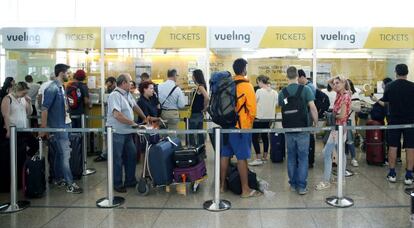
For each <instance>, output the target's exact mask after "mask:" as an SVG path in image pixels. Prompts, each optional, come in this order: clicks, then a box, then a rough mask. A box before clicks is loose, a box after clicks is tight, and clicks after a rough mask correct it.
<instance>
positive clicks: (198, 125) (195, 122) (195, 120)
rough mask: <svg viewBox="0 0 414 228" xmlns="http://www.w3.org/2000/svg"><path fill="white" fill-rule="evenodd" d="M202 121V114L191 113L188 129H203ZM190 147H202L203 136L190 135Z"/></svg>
mask: <svg viewBox="0 0 414 228" xmlns="http://www.w3.org/2000/svg"><path fill="white" fill-rule="evenodd" d="M203 119H204V115H203V113H191V117H190V120H189V125H190V126H188V128H189V129H203ZM189 143H190V145H192V146H195V145H202V144H204V135H203V134H197V135H192V134H190V142H189Z"/></svg>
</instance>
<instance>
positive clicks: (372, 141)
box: [365, 120, 385, 165]
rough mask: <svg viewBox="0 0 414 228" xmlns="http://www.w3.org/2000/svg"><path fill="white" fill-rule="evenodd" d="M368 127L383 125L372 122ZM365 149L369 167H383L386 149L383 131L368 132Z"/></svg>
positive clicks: (368, 123)
mask: <svg viewBox="0 0 414 228" xmlns="http://www.w3.org/2000/svg"><path fill="white" fill-rule="evenodd" d="M367 125H371V126H373V125H382V124H381V123H380V122H378V121H375V120H370V121H368V122H367ZM365 135H366V139H365V149H366V160H367V163H368V164H369V165H383V164H384V162H385V147H384V142H383V133H382V131H381V130H379V129H377V130H366V133H365Z"/></svg>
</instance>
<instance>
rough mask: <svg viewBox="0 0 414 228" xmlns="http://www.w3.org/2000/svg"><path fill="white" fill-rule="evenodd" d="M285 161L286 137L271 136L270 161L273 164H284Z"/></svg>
mask: <svg viewBox="0 0 414 228" xmlns="http://www.w3.org/2000/svg"><path fill="white" fill-rule="evenodd" d="M284 159H285V135H284V134H270V160H272V162H273V163H279V162H283V160H284Z"/></svg>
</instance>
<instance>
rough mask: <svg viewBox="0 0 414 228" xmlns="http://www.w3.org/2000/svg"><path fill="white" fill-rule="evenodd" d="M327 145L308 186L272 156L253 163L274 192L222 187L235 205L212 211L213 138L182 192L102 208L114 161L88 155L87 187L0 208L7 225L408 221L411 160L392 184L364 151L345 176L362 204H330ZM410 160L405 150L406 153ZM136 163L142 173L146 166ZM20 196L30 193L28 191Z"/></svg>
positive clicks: (347, 191)
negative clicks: (297, 186)
mask: <svg viewBox="0 0 414 228" xmlns="http://www.w3.org/2000/svg"><path fill="white" fill-rule="evenodd" d="M321 150H322V145H321V143H320V142H318V143H317V147H316V158H315V160H316V162H315V167H314V168H313V169H310V170H309V175H308V189H309V192H308V194H306V195H304V196H300V195H298V194H297V193H296V192H292V191H291V190H290V188H289V184H288V176H287V168H286V161H285V162H284V163H272V162H270V161H269V162H266V163H265V164H264V165H262V166H255V167H251V170H253V171H254V172H256V173H257V176H258V177H259V178H261V179H263V180H265V181H266V182H268V183H269V189H268V190H269V191H271V192H272V193H274V194H273V195H264V196H261V197H258V198H251V199H241V198H240V197H239V196H238V195H234V194H233V193H231V192H225V193H222V194H221V198H222V199H226V200H229V201H230V202H231V204H232V208H231V209H230V210H228V211H223V212H209V211H206V210H204V209H203V203H204V202H205V201H207V200H210V199H212V198H213V196H214V186H213V182H214V171H213V168H214V166H213V165H214V161H213V160H212V158H213V154H212V148H211V146H209V145H208V151H207V156H208V158H207V169H208V178H207V179H206V180H205V182H203V183H202V184H201V185H200V187H199V189H198V191H197V192H191V191H189V192H188V193H187V194H186V195H181V194H178V193H177V191H176V186H174V185H173V186H170V192H166V191H165V188H163V187H161V188H151V190H150V193H149V194H148V195H147V196H141V195H139V194H137V192H136V190H135V188H128V189H127V190H128V192H127V193H116V192H115V193H114V195H116V196H122V197H124V198H125V203H124V204H123V205H121V206H120V207H118V208H113V209H99V208H97V207H96V201H97V200H98V199H100V198H102V197H106V196H107V178H106V175H107V169H106V167H107V165H106V163H105V162H100V163H94V162H92V159H93V157H90V158H89V163H88V164H89V165H88V166H89V167H93V168H96V170H97V173H96V174H94V175H90V176H86V177H83V178H82V180H79V181H77V183H78V184H79V185H80V186H81V187H82V188H83V189H84V193H83V194H79V195H72V194H68V193H66V192H65V189H64V188H58V187H56V186H53V185H49V186H48V191H47V194H46V195H45V196H44V197H42V198H39V199H30V201H31V205H32V207H30V208H28V209H26V210H24V211H21V212H18V213H15V214H0V227H1V228H3V227H23V228H30V227H74V228H75V227H76V228H78V227H102V228H109V227H128V228H129V227H139V228H141V227H173V228H181V227H208V228H210V227H214V228H216V227H223V228H228V227H235V228H242V227H255V228H256V227H409V226H410V221H409V217H410V209H409V204H410V199H409V196H408V195H406V194H405V193H404V189H405V188H406V186H404V183H403V176H404V169H405V165H404V164H398V165H397V167H396V169H397V173H398V175H399V181H398V182H397V183H396V184H390V183H388V182H387V181H386V180H385V176H386V174H387V167H386V166H384V167H381V166H368V165H367V164H366V162H365V154H364V153H362V152H361V151H359V152H358V159H359V164H360V166H359V167H351V166H350V165H348V168H349V169H352V170H353V171H354V173H355V175H354V176H352V177H349V178H346V183H345V184H344V186H343V193H344V195H345V196H348V197H350V198H352V199H353V200H354V202H355V205H354V206H353V207H350V208H346V209H338V208H334V207H331V206H329V205H328V204H326V202H325V200H326V198H327V197H329V196H334V195H336V194H337V190H338V186H337V184H333V185H332V186H331V188H330V189H326V190H323V191H315V190H314V186H315V185H316V184H317V183H318V182H319V181H320V180H321V178H322V174H323V162H322V158H323V155H322V153H321ZM403 160H405V159H404V156H403ZM141 167H142V166H141V164H138V166H137V177H139V176H140V174H141ZM18 197H19V199H24V196H23V195H22V193H21V192H19V194H18ZM8 201H9V195H8V194H4V193H1V194H0V202H1V203H3V202H4V203H5V202H8Z"/></svg>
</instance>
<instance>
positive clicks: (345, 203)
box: [325, 196, 354, 208]
mask: <svg viewBox="0 0 414 228" xmlns="http://www.w3.org/2000/svg"><path fill="white" fill-rule="evenodd" d="M325 202H326V203H327V204H329V205H331V206H334V207H340V208H344V207H351V206H353V205H354V200H352V199H351V198H348V197H342V198H339V197H337V196H331V197H328V198H326V200H325Z"/></svg>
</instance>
